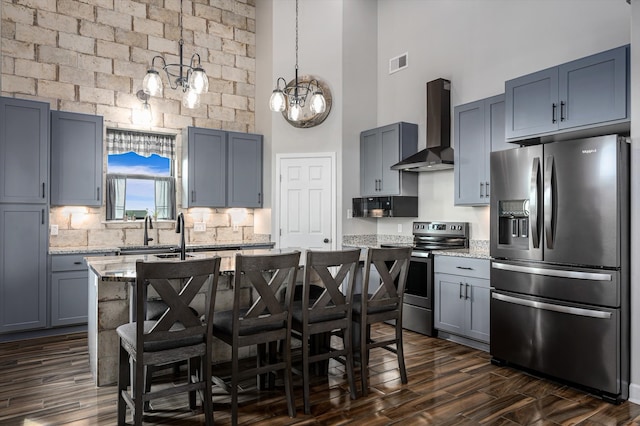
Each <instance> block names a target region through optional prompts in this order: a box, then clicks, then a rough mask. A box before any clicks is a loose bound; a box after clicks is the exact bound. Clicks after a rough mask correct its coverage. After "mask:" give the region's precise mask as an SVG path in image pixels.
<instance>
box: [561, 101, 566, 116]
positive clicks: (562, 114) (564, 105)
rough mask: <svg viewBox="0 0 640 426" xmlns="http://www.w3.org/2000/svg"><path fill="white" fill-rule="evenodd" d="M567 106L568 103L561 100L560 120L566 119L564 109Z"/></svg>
mask: <svg viewBox="0 0 640 426" xmlns="http://www.w3.org/2000/svg"><path fill="white" fill-rule="evenodd" d="M566 106H567V104H566V103H565V101H561V102H560V121H564V120H565V118H564V109H565V107H566Z"/></svg>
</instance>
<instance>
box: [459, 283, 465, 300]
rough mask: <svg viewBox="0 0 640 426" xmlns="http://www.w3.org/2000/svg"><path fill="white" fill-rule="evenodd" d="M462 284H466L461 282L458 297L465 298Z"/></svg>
mask: <svg viewBox="0 0 640 426" xmlns="http://www.w3.org/2000/svg"><path fill="white" fill-rule="evenodd" d="M462 286H464V284H462V283H460V289H459V291H458V299H463V298H464V296H463V295H462Z"/></svg>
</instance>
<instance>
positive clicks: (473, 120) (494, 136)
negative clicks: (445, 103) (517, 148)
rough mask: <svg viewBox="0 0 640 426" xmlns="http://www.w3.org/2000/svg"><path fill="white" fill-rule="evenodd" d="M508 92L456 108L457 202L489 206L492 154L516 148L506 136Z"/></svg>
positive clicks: (455, 160)
mask: <svg viewBox="0 0 640 426" xmlns="http://www.w3.org/2000/svg"><path fill="white" fill-rule="evenodd" d="M504 105H505V103H504V95H498V96H493V97H490V98H487V99H481V100H479V101H475V102H470V103H468V104H464V105H458V106H456V107H455V108H454V110H453V114H454V140H453V142H454V162H453V164H454V180H455V199H454V202H455V204H456V205H472V206H479V205H489V197H490V194H491V189H490V186H489V180H490V168H489V157H490V155H489V154H490V153H491V152H492V151H501V150H503V149H508V148H512V147H513V145H510V144H508V143H507V142H505V138H504V131H505V130H504V129H505V126H504V120H505V115H504Z"/></svg>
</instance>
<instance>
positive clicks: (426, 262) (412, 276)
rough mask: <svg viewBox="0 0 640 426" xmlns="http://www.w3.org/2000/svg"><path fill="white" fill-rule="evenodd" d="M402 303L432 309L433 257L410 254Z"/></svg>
mask: <svg viewBox="0 0 640 426" xmlns="http://www.w3.org/2000/svg"><path fill="white" fill-rule="evenodd" d="M404 303H406V304H409V305H414V306H420V307H423V308H427V309H433V257H431V256H430V255H429V256H428V257H417V256H411V262H410V263H409V273H408V274H407V283H406V286H405V290H404Z"/></svg>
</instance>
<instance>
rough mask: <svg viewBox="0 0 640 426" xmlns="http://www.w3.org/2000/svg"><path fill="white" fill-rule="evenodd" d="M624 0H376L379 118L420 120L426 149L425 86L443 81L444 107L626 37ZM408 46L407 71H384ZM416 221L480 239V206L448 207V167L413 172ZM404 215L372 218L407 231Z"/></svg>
mask: <svg viewBox="0 0 640 426" xmlns="http://www.w3.org/2000/svg"><path fill="white" fill-rule="evenodd" d="M629 14H630V7H629V5H628V4H627V3H626V1H625V0H556V1H548V0H518V1H513V0H475V1H468V0H429V1H424V0H378V22H379V27H378V99H379V102H378V114H377V116H378V117H377V118H378V124H379V125H384V124H388V123H392V122H395V121H400V120H403V121H409V122H414V123H418V125H419V143H418V147H419V148H423V147H425V146H426V140H425V134H426V106H425V97H426V83H427V82H428V81H431V80H434V79H436V78H440V77H442V78H446V79H449V80H451V105H452V107H453V106H454V105H459V104H463V103H467V102H471V101H474V100H477V99H481V98H485V97H488V96H492V95H497V94H499V93H502V92H504V81H505V80H507V79H511V78H514V77H517V76H520V75H523V74H527V73H530V72H533V71H537V70H540V69H543V68H546V67H550V66H554V65H557V64H560V63H562V62H566V61H569V60H573V59H577V58H580V57H582V56H587V55H589V54H592V53H596V52H599V51H602V50H606V49H609V48H613V47H617V46H620V45H623V44H626V43H629V40H630V28H629ZM403 52H409V68H408V69H406V70H404V71H400V72H397V73H395V74H392V75H389V74H388V61H389V58H392V57H394V56H397V55H399V54H401V53H403ZM419 188H420V189H419V191H420V198H419V200H420V201H419V202H420V211H419V214H420V218H419V219H420V220H461V221H468V222H469V223H470V224H471V238H472V239H489V213H488V208H486V207H485V208H481V207H454V205H453V194H454V191H453V171H441V172H435V173H434V172H431V173H421V174H420V178H419ZM412 221H413V219H412V220H406V221H403V220H399V219H395V220H386V219H385V220H378V233H380V234H393V233H397V225H398V224H399V223H400V224H404V225H405V226H403V233H404V234H407V235H410V233H411V228H410V224H411V222H412Z"/></svg>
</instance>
